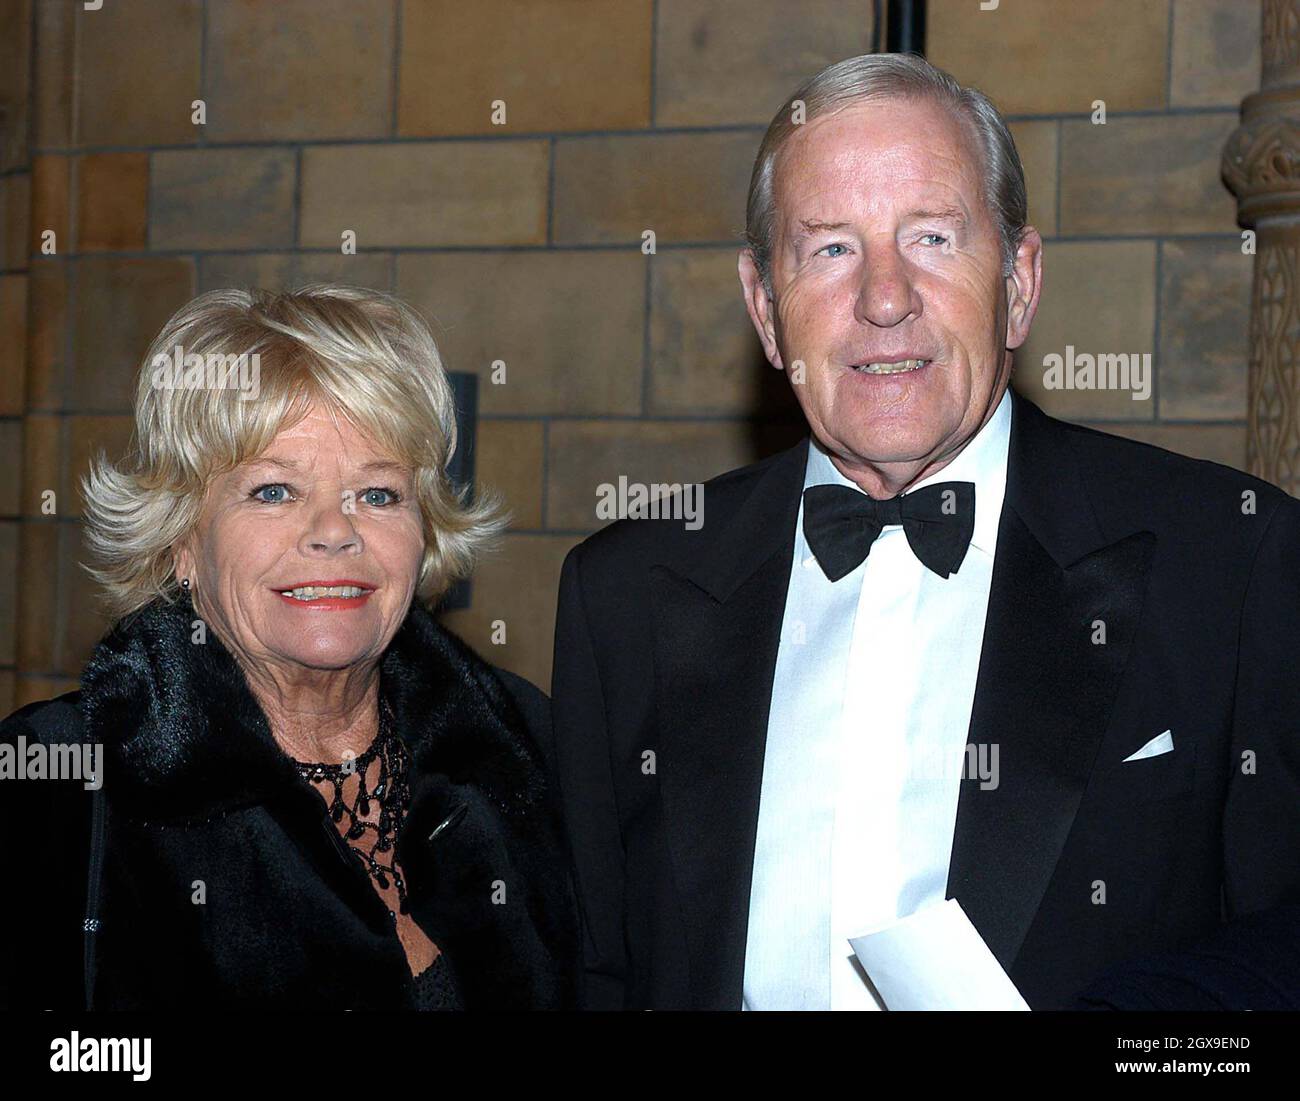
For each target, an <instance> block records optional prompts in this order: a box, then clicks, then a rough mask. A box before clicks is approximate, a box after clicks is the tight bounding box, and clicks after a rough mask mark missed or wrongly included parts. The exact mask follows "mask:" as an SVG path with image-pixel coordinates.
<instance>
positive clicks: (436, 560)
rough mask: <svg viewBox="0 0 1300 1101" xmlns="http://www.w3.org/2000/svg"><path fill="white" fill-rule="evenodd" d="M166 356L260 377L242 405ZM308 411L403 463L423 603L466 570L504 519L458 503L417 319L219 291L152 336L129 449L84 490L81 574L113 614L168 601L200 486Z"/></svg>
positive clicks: (409, 314) (103, 465)
mask: <svg viewBox="0 0 1300 1101" xmlns="http://www.w3.org/2000/svg"><path fill="white" fill-rule="evenodd" d="M177 349H180V350H183V353H184V355H185V360H184V362H186V363H188V362H190V358H189V357H190V354H191V353H193V354H195V355H196V356H200V357H204V359H205V360H207V361H209V362H211V361H218V362H219V361H220V360H221V359H223V358H224V359H225V360H226V362H227V363H229V362H231V361H232V359H233V357H237V356H248V357H249V360H250V361H251V362H253V363H256V364H257V368H258V370H257V375H256V376H255V382H256V388H257V393H256V397H255V399H254V400H248V398H249V395H248V391H247V388H245V390H244V392H241V391H240V389H239V388H238V387H235V386H232V385H225V384H217V385H213V383H212V376H211V374H209V376H208V381H207V382H206V384H205V383H202V382H200V384H198V385H176V386H172V385H168V384H167V375H166V374H164V373H163V369H162V368H160V367H159V366H158V365H159V364H167V363H169V362H171V361H174V359H175V358H176V357H175V356H173V352H175V351H176V350H177ZM254 355H256V356H257V357H258V358H257V359H256V360H253V359H252V357H253V356H254ZM193 362H194V363H196V364H197V362H198V360H194V361H193ZM172 377H173V378H175V377H177V376H172ZM235 377H236V376H235V374H234V373H230V374H228V375H227V376H226V381H227V382H232V381H233V380H234V379H235ZM312 401H317V402H320V403H321V404H323V405H325V407H326V408H327V409H329V411H330V413H331V415H341V416H343V417H344V418H346V419H347V420H348V421H350V422H351V423H352V424H354V425H355V426H356V427H357V428H358V429H359V430H360V431H362V432H363V433H365V434H366V435H368V436H369V437H370V438H371V439H372V440H374V441H375V442H376V444H377V445H378V446H380V447H381V448H383V449H384V450H386V451H388V452H389V453H390V454H391V455H392V457H393V458H394V459H396V460H398V461H400V462H403V463H405V464H406V465H408V466H410V467H411V468H412V470H413V472H414V488H415V498H416V501H417V502H418V504H419V508H420V515H421V519H422V524H423V530H424V542H425V546H424V558H423V560H422V562H421V564H420V574H419V578H418V580H417V584H416V596H417V598H419V599H421V600H424V601H426V602H428V603H433V602H434V601H436V600H437V598H438V597H439V596H441V595H442V594H443V593H444V592H445V591H446V590H447V589H448V588H449V587H450V586H451V584H452V583H453V582H455V581H457V580H459V579H461V578H463V577H467V576H468V575H469V574H470V572H471V571H472V569H473V566H474V562H475V560H476V558H477V556H478V554H479V552H480V551H482V550H483V549H484V547H485V545H486V544H488V543H489V542H490V541H491V540H492V539H493V538H494V537H495V536H496V535H497V534H499V532H500V531H501V529H502V528H504V526H505V523H506V517H505V516H504V514H503V512H502V510H501V507H500V504H499V502H498V500H497V499H496V498H494V497H480V499H479V500H477V501H476V502H474V503H470V502H469V501H468V500H467V494H466V493H465V492H458V491H457V490H456V488H455V486H454V485H453V484H452V482H451V480H450V478H449V476H448V463H449V462H450V460H451V457H452V455H453V453H454V452H455V448H456V415H455V405H454V401H453V398H452V391H451V386H450V384H449V383H448V381H447V376H446V373H445V372H444V370H443V366H442V359H441V357H440V356H439V354H438V348H437V345H436V344H435V343H434V339H433V335H432V334H431V333H430V331H429V327H428V326H427V325H426V324H425V322H424V320H423V319H422V318H421V317H420V316H419V315H418V314H417V313H416V312H415V311H414V310H413V309H411V307H409V306H407V305H406V304H405V303H404V302H401V301H399V300H398V299H396V298H393V297H392V296H390V295H386V294H380V293H378V292H376V291H370V290H363V289H361V288H358V287H346V286H336V285H331V284H313V285H311V286H307V287H303V288H302V289H300V290H297V291H294V292H291V293H288V292H286V293H274V292H270V291H262V290H247V291H246V290H217V291H211V292H209V293H207V294H202V295H200V296H199V297H198V298H195V299H194V300H193V301H191V302H189V303H188V304H187V305H185V306H183V307H182V308H181V309H180V310H178V311H177V313H176V314H175V315H174V316H173V317H172V318H171V320H170V321H168V322H167V324H166V325H164V326H163V328H162V331H161V332H160V333H159V334H158V336H157V337H156V338H155V339H154V341H153V344H152V345H151V346H150V348H149V351H148V352H147V353H146V355H145V358H144V362H143V364H142V365H141V369H140V375H139V381H138V383H137V387H136V398H135V432H134V435H133V437H132V441H131V447H130V451H129V452H128V454H127V456H126V457H125V458H124V459H123V460H122V461H121V462H120V463H116V464H114V463H111V462H109V461H108V459H107V458H105V457H104V456H103V454H102V453H101V454H100V455H98V456H96V458H95V460H94V461H93V462H92V464H91V467H90V471H89V473H88V474H87V475H86V476H85V478H83V479H82V482H81V493H82V496H83V498H84V499H85V509H84V517H85V520H84V526H85V537H86V543H87V546H88V549H89V551H90V554H91V557H92V559H93V560H94V565H91V566H87V567H86V568H87V570H88V572H89V573H90V575H91V576H92V577H94V578H95V580H96V581H98V582H99V583H100V584H101V585H102V586H103V588H104V602H105V605H106V608H107V611H108V612H109V613H110V615H111V616H112V617H113V618H114V619H118V618H121V617H123V616H126V615H129V614H130V613H131V612H134V611H136V610H137V609H139V608H142V607H143V606H144V605H146V604H148V603H150V602H151V601H153V600H155V599H157V598H159V597H161V598H163V599H165V600H168V601H171V600H174V599H175V598H176V597H177V595H178V593H179V591H180V589H179V585H178V583H177V580H176V577H175V575H174V570H173V562H172V548H173V547H174V545H175V544H177V543H178V542H180V541H181V540H183V539H184V538H185V537H186V536H187V535H188V534H189V533H190V532H191V531H193V529H194V527H195V525H196V524H197V523H198V519H199V516H200V514H201V512H202V508H203V501H204V497H205V495H206V490H207V486H208V484H209V483H210V482H211V480H212V478H213V477H214V476H216V475H219V474H221V473H224V472H226V471H229V470H232V469H234V468H235V467H236V466H239V465H240V464H241V463H243V462H245V461H247V460H249V459H252V458H255V457H256V456H258V455H260V454H261V453H262V452H263V451H265V450H266V448H267V447H269V446H270V444H271V442H272V441H273V440H274V438H275V437H276V435H277V434H278V433H279V432H280V430H281V429H282V428H286V427H289V426H291V425H292V424H294V423H295V422H296V421H298V420H299V419H301V417H302V416H303V415H304V414H305V413H306V412H307V407H308V405H309V404H310V403H311V402H312Z"/></svg>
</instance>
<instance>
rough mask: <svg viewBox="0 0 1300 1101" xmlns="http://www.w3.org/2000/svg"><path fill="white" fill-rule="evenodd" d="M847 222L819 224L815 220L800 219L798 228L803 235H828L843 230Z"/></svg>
mask: <svg viewBox="0 0 1300 1101" xmlns="http://www.w3.org/2000/svg"><path fill="white" fill-rule="evenodd" d="M848 224H849V223H848V222H819V221H818V220H817V219H816V218H800V219H799V228H800V230H801V232H803V233H828V232H830V231H832V230H836V229H844V228H845V227H846V226H847V225H848Z"/></svg>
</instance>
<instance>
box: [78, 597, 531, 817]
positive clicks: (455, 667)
mask: <svg viewBox="0 0 1300 1101" xmlns="http://www.w3.org/2000/svg"><path fill="white" fill-rule="evenodd" d="M197 622H198V616H197V614H196V613H195V611H194V608H193V606H192V604H191V602H190V599H189V597H188V595H186V596H184V597H182V598H181V599H180V600H178V601H176V602H175V603H166V602H163V601H161V600H159V601H155V602H154V603H153V604H150V605H148V606H147V607H146V608H143V609H141V610H140V611H139V612H137V613H135V614H134V615H132V616H129V617H127V618H126V619H125V620H123V621H122V622H121V623H119V624H118V625H117V626H116V627H115V628H114V629H113V630H112V631H110V632H109V634H108V635H106V636H105V638H104V639H103V641H101V642H100V643H99V645H98V646H97V647H96V649H95V652H94V655H93V656H92V657H91V660H90V662H89V663H88V664H87V666H86V669H85V671H84V673H83V676H82V691H81V706H82V712H83V714H84V716H85V721H86V731H87V735H88V737H89V738H90V740H92V741H95V742H100V743H102V744H103V746H104V754H105V764H104V770H105V782H104V787H105V792H106V794H108V795H109V798H110V800H111V801H112V803H113V804H114V806H115V807H117V808H118V811H119V813H120V812H126V813H127V814H129V816H130V817H132V818H134V819H136V820H139V821H157V822H168V821H171V822H198V821H204V820H207V819H210V818H213V817H217V816H220V815H222V814H225V813H227V812H229V811H231V810H234V809H237V808H239V807H244V806H249V805H252V804H255V803H260V802H266V801H268V800H270V799H271V798H274V797H275V796H276V794H277V793H284V792H287V791H289V790H293V789H296V788H300V787H301V786H302V783H303V782H302V781H301V780H300V778H299V777H298V774H297V772H296V770H295V768H294V766H293V762H292V761H291V760H290V758H289V757H288V756H287V755H286V754H285V753H284V752H283V750H281V749H280V747H279V746H278V745H277V744H276V742H275V740H274V739H273V738H272V736H271V732H270V727H269V725H268V723H267V721H266V717H265V715H264V714H263V712H262V710H261V708H260V707H259V706H258V704H257V702H256V700H255V699H254V697H253V695H252V693H251V692H250V691H249V688H248V685H247V681H246V680H245V678H244V675H243V673H242V671H241V670H240V668H239V666H238V664H237V663H236V661H235V659H234V658H233V656H232V655H231V654H230V652H229V651H228V650H227V649H226V647H225V646H223V645H222V643H221V641H220V640H219V639H218V638H217V637H216V633H215V632H214V631H212V630H211V628H209V629H208V630H207V632H206V641H205V642H204V643H194V642H191V637H192V635H193V632H194V629H195V625H196V624H197ZM380 691H381V692H382V693H383V694H384V696H385V697H386V698H387V700H388V702H389V704H390V705H391V706H392V709H393V714H394V717H395V725H396V729H397V731H398V733H399V734H400V735H401V737H402V738H403V740H404V741H405V742H406V744H407V745H408V747H410V749H411V752H412V759H413V763H414V768H415V771H416V773H417V776H418V774H419V773H421V772H425V773H427V772H432V771H436V772H438V773H442V774H443V775H445V776H446V777H447V778H448V779H449V780H450V781H451V782H452V783H453V784H469V785H472V786H474V787H477V788H479V789H480V790H481V791H482V792H483V794H484V796H485V797H486V798H487V799H488V800H489V802H490V803H491V804H493V805H495V806H496V807H498V808H500V809H501V810H502V811H503V812H505V813H507V814H510V813H512V812H513V813H514V814H517V815H520V816H525V817H526V816H529V815H531V814H532V813H533V812H538V811H540V810H541V809H542V804H543V802H544V801H545V798H546V793H545V780H544V774H543V765H542V762H541V759H540V755H539V753H538V751H537V749H536V748H535V746H534V743H533V742H532V740H531V739H530V738H529V737H528V734H527V732H526V730H525V728H524V722H523V719H522V718H521V716H520V714H519V711H518V709H517V708H516V706H515V704H514V701H513V700H512V699H511V697H510V696H509V694H508V693H507V692H506V690H505V689H504V687H503V686H502V684H501V682H500V680H499V679H498V678H497V676H496V674H495V673H494V672H493V670H492V669H491V667H490V666H489V665H487V663H485V662H484V661H483V660H482V659H480V658H479V657H478V656H477V655H476V654H474V652H473V651H472V650H470V648H469V647H468V646H466V645H465V644H464V643H462V642H461V641H460V640H459V639H457V638H456V637H455V636H453V635H451V634H450V633H449V632H447V631H446V630H444V629H443V628H442V627H440V626H439V625H438V623H437V622H436V621H435V620H434V618H433V616H432V615H431V614H430V613H429V612H428V611H426V610H425V609H424V608H423V607H422V606H420V605H419V604H414V605H412V608H411V611H410V612H409V614H408V615H407V618H406V620H405V622H404V623H403V624H402V627H401V628H400V629H399V630H398V632H397V634H396V635H395V636H394V638H393V641H392V643H391V644H390V646H389V648H388V651H387V653H386V654H385V655H384V658H383V661H382V665H381V678H380Z"/></svg>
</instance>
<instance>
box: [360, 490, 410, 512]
mask: <svg viewBox="0 0 1300 1101" xmlns="http://www.w3.org/2000/svg"><path fill="white" fill-rule="evenodd" d="M375 493H379V494H387V495H388V497H389V498H390V499H389V500H387V501H383V500H380V501H376V500H375V499H374V498H373V497H372V496H371V494H375ZM361 499H362V500H363V501H365V503H366V504H368V505H375V506H376V507H379V508H382V507H384V506H385V505H394V504H396V503H397V502H398V501H400V500H401V499H402V498H401V496H400V495H399V494H398V492H397V490H395V489H385V488H383V487H380V486H372V487H371V488H370V489H368V490H366V491H365V493H363V494H362V495H361Z"/></svg>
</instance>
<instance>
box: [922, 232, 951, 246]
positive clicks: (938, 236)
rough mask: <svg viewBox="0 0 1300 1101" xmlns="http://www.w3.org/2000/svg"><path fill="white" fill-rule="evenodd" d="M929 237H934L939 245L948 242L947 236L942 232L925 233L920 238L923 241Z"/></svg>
mask: <svg viewBox="0 0 1300 1101" xmlns="http://www.w3.org/2000/svg"><path fill="white" fill-rule="evenodd" d="M931 237H933V238H934V240H935V241H936V242H937V243H938V244H939V245H940V247H942V246H943V245H946V244H947V243H948V238H947V237H945V236H944V235H943V234H942V233H927V234H925V236H924V237H922V238H921V240H922V241H925V240H927V239H929V238H931Z"/></svg>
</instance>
